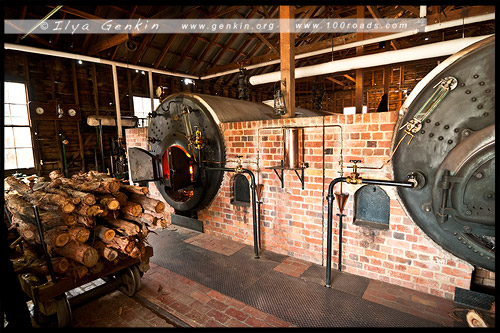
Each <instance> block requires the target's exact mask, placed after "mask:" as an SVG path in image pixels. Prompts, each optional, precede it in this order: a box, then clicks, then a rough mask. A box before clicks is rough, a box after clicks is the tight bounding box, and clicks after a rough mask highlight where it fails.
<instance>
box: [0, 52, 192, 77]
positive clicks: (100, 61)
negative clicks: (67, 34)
mask: <svg viewBox="0 0 500 333" xmlns="http://www.w3.org/2000/svg"><path fill="white" fill-rule="evenodd" d="M4 48H5V49H6V50H14V51H21V52H29V53H37V54H43V55H48V56H53V57H60V58H67V59H74V60H82V61H87V62H94V63H98V64H104V65H111V66H113V65H114V66H117V67H123V68H128V69H137V70H139V71H144V72H146V71H151V72H153V73H157V74H163V75H170V76H176V77H183V78H189V79H194V80H196V79H198V76H194V75H188V74H183V73H176V72H169V71H164V70H161V69H155V68H150V67H144V66H137V65H130V64H124V63H122V62H118V61H111V60H105V59H99V58H95V57H89V56H85V55H79V54H74V53H68V52H61V51H54V50H47V49H42V48H38V47H32V46H26V45H18V44H11V43H5V44H4Z"/></svg>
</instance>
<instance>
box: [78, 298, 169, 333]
mask: <svg viewBox="0 0 500 333" xmlns="http://www.w3.org/2000/svg"><path fill="white" fill-rule="evenodd" d="M72 318H73V320H72V323H71V324H72V327H174V326H173V325H172V324H170V323H168V322H166V321H165V320H164V319H163V318H161V317H159V316H158V315H156V314H155V313H154V312H152V311H151V310H149V309H147V308H145V307H144V306H142V305H141V304H139V303H138V302H136V301H135V300H134V299H132V298H130V297H128V296H125V295H124V294H123V293H122V292H121V291H118V290H115V291H113V292H111V293H109V294H107V295H104V296H102V297H100V298H98V299H96V300H94V301H92V302H90V303H87V304H85V305H81V306H78V307H76V308H73V309H72Z"/></svg>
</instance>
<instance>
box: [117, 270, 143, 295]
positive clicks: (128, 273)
mask: <svg viewBox="0 0 500 333" xmlns="http://www.w3.org/2000/svg"><path fill="white" fill-rule="evenodd" d="M137 277H138V275H137V273H134V270H133V267H127V268H126V269H124V270H123V273H122V274H121V279H122V281H123V284H122V285H121V286H120V287H119V288H118V289H119V290H120V291H121V292H122V293H124V294H125V295H127V296H128V297H132V296H134V295H135V292H136V291H137V289H138V286H140V281H139V279H138V278H137Z"/></svg>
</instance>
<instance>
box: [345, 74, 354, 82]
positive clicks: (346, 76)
mask: <svg viewBox="0 0 500 333" xmlns="http://www.w3.org/2000/svg"><path fill="white" fill-rule="evenodd" d="M344 77H345V78H346V79H349V80H351V81H352V82H356V79H355V78H353V77H352V76H350V75H348V74H344Z"/></svg>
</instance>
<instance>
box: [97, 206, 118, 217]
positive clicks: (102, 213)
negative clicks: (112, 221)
mask: <svg viewBox="0 0 500 333" xmlns="http://www.w3.org/2000/svg"><path fill="white" fill-rule="evenodd" d="M101 209H102V211H101V212H100V213H99V214H97V215H96V216H107V215H108V214H109V212H117V211H116V210H109V209H107V208H102V207H101Z"/></svg>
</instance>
